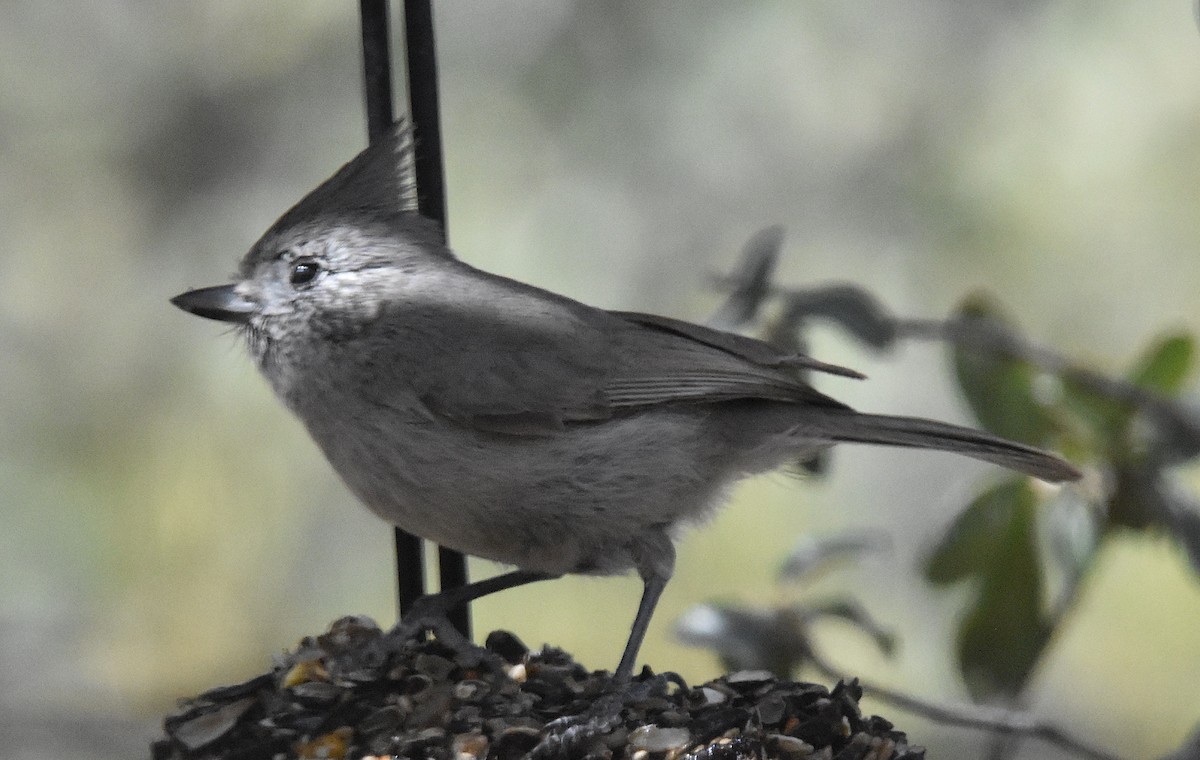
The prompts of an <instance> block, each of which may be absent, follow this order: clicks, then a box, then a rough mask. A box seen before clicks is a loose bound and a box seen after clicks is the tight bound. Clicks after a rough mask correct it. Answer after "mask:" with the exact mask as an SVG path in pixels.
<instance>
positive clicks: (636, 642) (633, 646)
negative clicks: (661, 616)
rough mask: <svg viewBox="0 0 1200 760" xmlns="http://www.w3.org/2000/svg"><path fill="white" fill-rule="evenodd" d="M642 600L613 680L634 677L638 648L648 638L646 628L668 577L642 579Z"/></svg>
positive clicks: (620, 680)
mask: <svg viewBox="0 0 1200 760" xmlns="http://www.w3.org/2000/svg"><path fill="white" fill-rule="evenodd" d="M642 584H643V585H642V601H641V603H640V604H638V610H637V615H636V616H635V617H634V618H633V627H632V628H630V630H629V640H628V641H626V642H625V651H624V652H623V653H622V654H621V662H620V664H618V665H617V671H616V673H614V674H613V681H615V682H617V683H627V682H628V681H629V679H630V678H632V677H633V668H634V666H635V665H636V664H637V656H638V650H640V649H641V648H642V641H643V640H644V639H645V638H646V629H648V628H649V627H650V618H651V617H653V616H654V608H655V607H657V606H658V598H659V597H660V596H662V592H663V589H665V588H666V587H667V578H664V577H662V576H659V575H654V576H650V577H649V578H643V579H642Z"/></svg>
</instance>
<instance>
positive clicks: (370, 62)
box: [359, 0, 425, 616]
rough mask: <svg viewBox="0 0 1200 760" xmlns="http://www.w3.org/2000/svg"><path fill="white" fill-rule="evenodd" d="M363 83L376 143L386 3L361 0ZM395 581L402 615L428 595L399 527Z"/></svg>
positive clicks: (386, 110) (383, 110) (416, 545)
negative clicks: (418, 599) (420, 598)
mask: <svg viewBox="0 0 1200 760" xmlns="http://www.w3.org/2000/svg"><path fill="white" fill-rule="evenodd" d="M359 10H360V15H361V17H362V44H363V84H364V91H365V95H366V103H367V136H368V138H369V140H370V142H375V141H376V140H379V139H380V138H381V137H383V136H384V135H386V134H387V133H388V130H390V129H391V128H392V122H393V121H395V115H394V112H393V109H392V56H391V51H390V46H389V36H388V7H387V0H361V2H360V3H359ZM396 581H397V584H398V585H397V588H398V596H399V603H400V614H401V616H403V615H404V612H405V611H406V610H409V609H412V603H413V602H414V601H416V599H417V598H418V597H420V596H423V595H424V594H425V547H424V544H423V543H422V542H421V539H420V538H418V537H417V536H414V535H412V534H411V533H408V532H406V531H403V530H401V529H400V528H396Z"/></svg>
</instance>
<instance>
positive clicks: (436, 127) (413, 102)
mask: <svg viewBox="0 0 1200 760" xmlns="http://www.w3.org/2000/svg"><path fill="white" fill-rule="evenodd" d="M404 44H405V53H406V55H407V56H408V103H409V109H410V111H409V113H410V114H411V116H412V122H413V130H414V132H415V138H416V169H417V209H418V210H419V211H420V212H421V216H424V217H426V218H428V219H433V220H434V221H436V222H438V223H439V224H441V225H442V231H443V234H446V235H447V237H448V236H449V232H448V231H447V225H446V182H445V176H444V170H443V168H442V117H441V109H440V108H439V107H438V71H437V45H436V43H435V41H434V38H433V8H432V6H431V3H430V0H404Z"/></svg>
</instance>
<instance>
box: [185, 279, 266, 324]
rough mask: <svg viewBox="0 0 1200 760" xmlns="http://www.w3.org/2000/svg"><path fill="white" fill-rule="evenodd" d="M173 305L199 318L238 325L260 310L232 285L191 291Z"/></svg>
mask: <svg viewBox="0 0 1200 760" xmlns="http://www.w3.org/2000/svg"><path fill="white" fill-rule="evenodd" d="M171 303H173V304H175V305H176V306H178V307H179V308H181V309H183V310H184V311H186V312H190V313H192V314H195V315H196V316H198V317H206V318H208V319H216V320H218V321H221V322H236V323H238V324H245V323H246V322H249V321H250V315H251V314H253V313H254V312H255V311H256V310H257V309H258V306H257V305H255V304H254V303H251V302H250V301H247V300H246V299H245V298H242V297H241V296H240V295H238V294H237V293H236V292H234V290H233V286H232V285H217V286H216V287H212V288H200V289H199V290H189V291H188V292H186V293H180V294H179V295H177V296H175V297H174V298H172V299H171Z"/></svg>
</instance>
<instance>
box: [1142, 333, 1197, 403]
mask: <svg viewBox="0 0 1200 760" xmlns="http://www.w3.org/2000/svg"><path fill="white" fill-rule="evenodd" d="M1195 355H1196V341H1195V339H1194V338H1193V337H1192V336H1191V335H1189V334H1186V333H1180V334H1178V335H1168V336H1165V337H1162V338H1159V339H1158V340H1157V341H1156V342H1155V343H1154V344H1153V345H1151V346H1150V347H1149V348H1148V349H1147V350H1146V351H1145V352H1144V353H1143V354H1142V357H1141V358H1140V359H1139V360H1138V361H1137V362H1136V363H1135V364H1134V368H1133V371H1132V372H1130V374H1129V379H1130V381H1132V382H1133V383H1134V384H1135V385H1138V386H1141V387H1142V388H1146V389H1147V390H1152V391H1158V392H1159V393H1162V394H1164V395H1167V396H1176V395H1178V394H1179V391H1181V390H1182V389H1183V385H1184V382H1185V381H1186V380H1187V378H1188V375H1190V374H1191V372H1192V365H1193V363H1194V360H1195Z"/></svg>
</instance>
